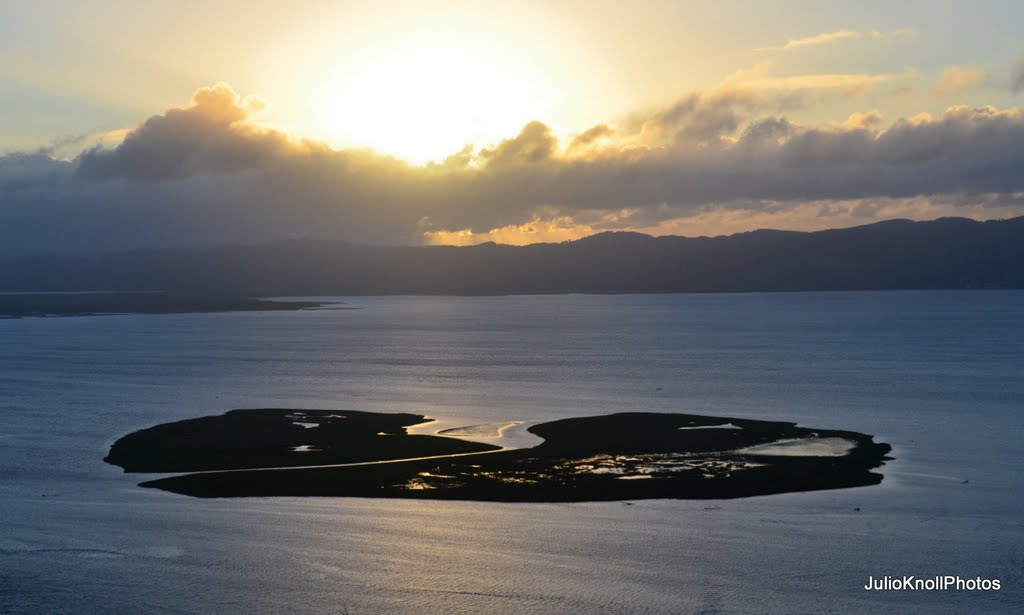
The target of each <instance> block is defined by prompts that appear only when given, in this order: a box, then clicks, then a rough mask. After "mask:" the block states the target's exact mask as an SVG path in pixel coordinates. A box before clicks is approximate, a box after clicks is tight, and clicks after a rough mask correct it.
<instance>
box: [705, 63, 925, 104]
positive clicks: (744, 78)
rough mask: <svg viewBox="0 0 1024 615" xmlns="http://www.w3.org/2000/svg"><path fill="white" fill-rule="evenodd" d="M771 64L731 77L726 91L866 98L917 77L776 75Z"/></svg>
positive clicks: (905, 74)
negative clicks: (828, 93) (804, 92)
mask: <svg viewBox="0 0 1024 615" xmlns="http://www.w3.org/2000/svg"><path fill="white" fill-rule="evenodd" d="M772 66H773V63H772V62H761V63H759V64H757V65H755V66H753V67H751V68H748V69H744V70H739V71H736V72H735V73H733V74H731V75H729V76H728V77H727V78H726V80H725V82H724V83H723V84H722V87H723V88H724V89H727V90H730V89H732V90H735V89H744V90H747V91H750V92H760V93H762V94H763V93H767V92H779V91H800V90H822V89H835V90H839V92H840V93H841V94H842V95H843V96H854V95H857V94H863V93H864V92H866V91H868V90H870V89H871V88H873V87H875V86H878V85H881V84H883V83H886V82H892V81H900V80H904V79H909V78H911V77H913V76H914V71H913V70H910V69H908V70H906V71H904V72H902V73H811V74H797V75H774V74H772V73H771V68H772Z"/></svg>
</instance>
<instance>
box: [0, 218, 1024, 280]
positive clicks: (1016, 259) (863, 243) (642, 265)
mask: <svg viewBox="0 0 1024 615" xmlns="http://www.w3.org/2000/svg"><path fill="white" fill-rule="evenodd" d="M0 265H2V266H0V290H2V291H8V292H9V291H69V290H163V291H170V292H216V293H242V294H248V295H251V296H257V295H259V296H283V295H373V294H455V295H488V294H534V293H676V292H755V291H815V290H883V289H939V288H1024V217H1019V218H1013V219H1010V220H996V221H987V222H977V221H974V220H969V219H964V218H942V219H938V220H933V221H928V222H912V221H909V220H891V221H887V222H880V223H876V224H870V225H866V226H858V227H853V228H846V229H835V230H826V231H818V232H793V231H772V230H760V231H753V232H748V233H739V234H736V235H730V236H723V237H678V236H663V237H651V236H648V235H643V234H639V233H627V232H607V233H601V234H598V235H593V236H590V237H586V238H583V239H580V240H577V241H570V242H564V243H557V244H551V243H548V244H534V245H529V246H521V247H516V246H507V245H496V244H493V243H489V244H482V245H478V246H470V247H446V246H415V247H413V246H408V247H396V246H390V247H384V246H368V245H359V244H353V243H348V242H343V241H328V240H288V241H281V242H275V243H268V244H262V245H251V246H225V247H217V248H202V249H152V250H137V251H133V252H121V253H112V254H107V255H103V256H97V257H80V258H78V257H56V256H37V257H33V258H23V259H15V260H7V261H5V262H3V263H2V264H0Z"/></svg>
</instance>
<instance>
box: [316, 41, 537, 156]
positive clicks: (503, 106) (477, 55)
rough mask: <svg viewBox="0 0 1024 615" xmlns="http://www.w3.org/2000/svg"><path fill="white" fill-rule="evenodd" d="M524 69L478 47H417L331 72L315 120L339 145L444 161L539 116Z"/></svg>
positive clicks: (510, 133)
mask: <svg viewBox="0 0 1024 615" xmlns="http://www.w3.org/2000/svg"><path fill="white" fill-rule="evenodd" d="M339 72H340V71H339ZM521 72H522V71H520V70H517V69H516V68H515V67H512V66H510V65H508V64H506V63H503V62H501V61H499V60H497V59H495V58H492V57H488V55H487V54H486V53H484V52H481V51H479V50H471V49H465V48H459V47H457V46H451V45H447V44H419V45H416V46H411V47H408V48H404V49H401V50H399V51H396V52H393V53H387V54H384V55H381V56H378V57H375V58H369V59H367V60H365V61H362V62H361V63H360V65H359V67H358V68H356V69H355V70H350V71H345V73H346V74H334V75H331V74H328V75H327V76H326V78H325V81H326V82H327V83H325V84H324V85H323V86H322V89H321V92H320V96H321V100H322V108H321V109H320V110H319V111H318V115H320V118H321V119H320V122H321V124H322V125H323V127H324V129H325V130H326V131H327V134H328V135H329V137H328V138H329V139H330V140H331V141H333V142H335V144H336V145H346V146H367V147H372V148H374V149H377V150H379V151H381V152H384V153H388V154H392V155H394V156H397V157H399V158H403V159H405V160H408V161H410V162H414V163H417V164H422V163H425V162H428V161H432V160H442V159H444V158H445V157H447V156H449V155H451V154H453V153H455V152H457V151H459V150H460V149H462V148H463V147H464V146H465V145H467V144H474V145H482V144H487V143H494V142H497V141H499V140H501V139H503V138H508V137H511V136H515V135H516V134H517V133H518V132H519V130H520V129H521V128H522V127H523V125H524V124H526V123H527V122H529V121H530V120H532V119H536V118H538V117H540V116H541V115H542V111H543V110H542V109H541V108H540V106H541V105H540V102H541V101H540V98H539V96H537V94H536V92H535V91H533V90H532V89H531V88H530V86H529V84H528V83H527V81H526V80H525V79H524V78H523V75H522V74H521Z"/></svg>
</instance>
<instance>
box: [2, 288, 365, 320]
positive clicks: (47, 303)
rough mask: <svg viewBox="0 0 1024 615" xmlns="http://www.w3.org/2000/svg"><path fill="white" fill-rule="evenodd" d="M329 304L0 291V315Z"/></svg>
mask: <svg viewBox="0 0 1024 615" xmlns="http://www.w3.org/2000/svg"><path fill="white" fill-rule="evenodd" d="M332 303H334V302H321V301H282V300H272V299H263V298H253V297H243V296H237V295H214V294H209V293H206V294H184V293H163V292H154V291H125V292H112V291H71V292H60V291H58V292H43V293H0V318H48V317H69V316H112V315H126V314H190V313H212V312H253V311H282V310H303V309H310V308H317V307H323V306H325V305H330V304H332ZM338 309H345V308H338Z"/></svg>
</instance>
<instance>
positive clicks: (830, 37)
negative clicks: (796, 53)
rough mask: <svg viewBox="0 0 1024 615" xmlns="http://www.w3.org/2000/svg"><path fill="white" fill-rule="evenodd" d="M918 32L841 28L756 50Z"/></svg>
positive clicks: (909, 36)
mask: <svg viewBox="0 0 1024 615" xmlns="http://www.w3.org/2000/svg"><path fill="white" fill-rule="evenodd" d="M916 34H917V32H916V31H915V30H913V29H912V28H903V29H901V30H893V31H892V32H880V31H878V30H869V31H867V32H857V31H854V30H847V29H845V28H844V29H840V30H834V31H832V32H822V33H820V34H813V35H811V36H804V37H801V38H791V39H789V40H787V41H786V42H785V44H782V45H778V46H775V47H759V48H757V49H756V50H755V51H789V50H793V49H802V48H805V47H815V46H818V45H827V44H829V43H835V42H838V41H848V40H860V39H866V38H867V39H875V40H878V39H885V38H902V39H905V38H912V37H914V36H916Z"/></svg>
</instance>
